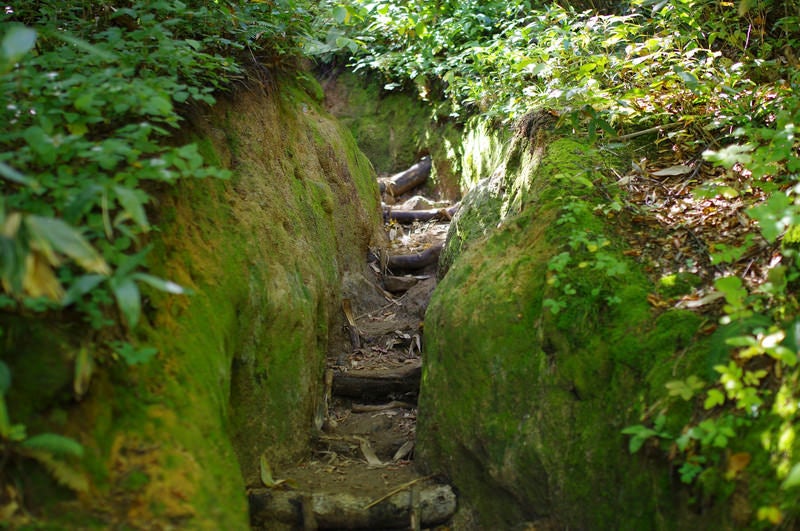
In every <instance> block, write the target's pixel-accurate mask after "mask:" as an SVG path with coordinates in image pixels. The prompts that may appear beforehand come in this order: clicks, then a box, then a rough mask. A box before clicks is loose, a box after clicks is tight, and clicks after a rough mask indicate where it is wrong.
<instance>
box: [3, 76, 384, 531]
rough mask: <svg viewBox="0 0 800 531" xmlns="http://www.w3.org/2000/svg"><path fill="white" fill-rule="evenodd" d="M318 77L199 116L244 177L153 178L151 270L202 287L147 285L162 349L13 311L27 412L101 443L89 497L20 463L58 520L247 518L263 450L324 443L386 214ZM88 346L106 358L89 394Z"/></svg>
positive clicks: (132, 522) (33, 421) (14, 352)
mask: <svg viewBox="0 0 800 531" xmlns="http://www.w3.org/2000/svg"><path fill="white" fill-rule="evenodd" d="M310 85H313V82H312V81H309V79H308V78H305V80H304V82H303V83H302V84H298V83H295V82H284V83H279V84H278V87H277V88H276V89H275V90H274V91H273V92H272V93H270V94H266V93H264V92H263V91H260V90H252V91H247V90H244V91H240V92H238V93H236V94H234V95H232V96H231V97H230V98H228V99H227V100H226V101H221V102H220V103H218V104H217V105H216V106H214V107H213V108H211V109H204V110H202V111H198V112H196V113H195V114H193V115H192V116H191V118H190V120H189V121H188V122H189V123H188V124H187V126H186V127H185V128H184V130H183V132H182V136H184V137H186V138H184V140H185V139H190V140H194V141H196V142H198V144H199V145H200V147H201V151H202V152H203V154H204V155H205V157H206V158H207V159H209V160H210V161H211V162H216V163H217V164H219V165H221V166H224V167H227V168H230V169H232V170H233V172H234V176H233V177H232V178H231V179H230V180H227V181H222V180H198V181H195V182H179V183H177V184H176V185H175V186H174V188H171V189H168V190H161V191H158V190H156V191H154V192H153V193H154V195H156V196H157V197H158V202H157V205H155V207H154V208H153V209H152V211H151V212H150V217H151V219H152V221H153V224H154V225H155V226H156V227H157V231H156V232H154V233H153V236H152V238H151V241H150V242H149V243H150V244H151V245H152V246H153V251H152V252H151V253H150V255H149V256H150V258H149V260H150V268H151V271H152V272H153V273H154V274H157V275H160V276H162V277H164V278H168V279H171V280H174V281H175V282H178V283H180V284H181V285H183V286H185V287H188V288H190V289H191V290H192V291H193V292H194V294H193V295H192V296H188V297H182V296H171V295H165V294H163V293H160V292H150V291H147V292H146V293H145V294H144V295H145V305H144V308H143V313H144V321H145V322H144V323H143V324H142V325H140V327H139V328H138V329H137V332H136V336H135V338H133V339H135V342H138V343H139V344H142V345H151V346H153V347H156V348H157V349H158V351H159V353H158V354H157V355H156V356H155V357H154V358H153V359H152V360H151V361H150V362H148V363H146V364H143V365H136V366H126V365H125V364H123V363H122V362H121V361H120V360H119V359H115V358H114V355H113V354H112V353H111V351H110V350H109V349H108V348H107V346H106V340H108V339H111V338H112V336H113V335H114V334H116V332H96V331H93V330H92V329H90V328H89V327H88V326H86V325H84V324H83V323H79V322H72V321H70V320H69V318H68V317H66V316H65V317H63V318H59V319H57V320H53V316H48V318H47V319H35V318H34V317H32V316H31V317H29V318H10V317H8V318H4V319H3V322H2V327H3V332H4V333H3V344H2V358H3V360H5V361H6V362H7V363H8V364H9V365H10V367H11V370H12V373H13V376H14V382H13V385H12V387H11V391H10V394H9V395H8V397H7V400H8V404H9V410H10V414H11V416H12V420H13V421H15V422H22V423H25V424H26V425H27V426H28V431H29V432H30V433H32V434H35V433H37V432H41V431H55V432H59V433H65V434H68V435H71V436H72V437H74V438H76V439H78V440H79V441H80V442H81V443H82V444H83V445H84V447H85V449H86V455H85V457H84V460H83V462H82V463H80V465H81V466H82V467H84V468H85V469H86V470H88V472H89V477H90V489H89V491H88V492H87V493H86V494H85V495H82V496H81V497H80V500H79V502H80V503H74V502H70V501H69V500H70V497H71V496H70V495H69V494H68V493H67V492H66V491H65V490H61V489H60V488H59V487H55V486H52V482H51V481H50V480H49V479H48V478H47V475H46V474H44V473H43V472H42V471H41V470H40V469H39V468H38V467H37V466H35V465H32V464H31V463H28V462H24V461H23V462H19V463H11V464H10V465H9V466H8V467H6V469H5V470H4V471H5V472H7V473H20V474H19V475H20V477H21V478H22V479H21V480H20V481H21V483H20V488H21V489H22V490H24V491H26V492H28V493H29V494H30V493H33V495H34V496H35V497H34V498H31V497H29V498H28V499H27V501H28V502H29V503H30V505H31V507H32V508H33V509H34V514H35V515H38V517H39V518H43V520H41V519H40V520H38V521H39V522H45V523H44V524H42V525H44V527H46V528H48V529H54V528H65V529H74V528H78V527H80V528H92V527H97V528H117V527H119V526H123V527H124V528H126V529H166V528H173V527H175V526H179V527H185V528H191V529H247V528H248V527H249V524H248V512H247V504H246V493H245V492H246V485H248V484H251V483H256V482H257V481H258V470H259V469H258V459H259V456H260V455H262V453H263V454H264V455H265V456H266V457H267V459H268V460H269V462H270V463H271V464H272V465H273V466H275V467H280V466H281V465H282V464H285V463H289V462H293V461H295V460H296V459H298V458H299V457H300V456H302V455H303V454H304V453H305V452H306V451H307V450H308V444H309V440H310V434H311V432H312V426H313V423H314V417H315V414H316V413H317V408H318V407H319V404H318V400H319V399H320V398H321V396H322V390H321V381H322V373H323V368H324V358H325V355H326V353H327V351H328V349H329V348H331V347H332V345H334V344H335V342H336V341H337V340H338V336H339V334H340V333H341V332H340V331H341V324H342V321H341V319H342V318H341V311H340V307H341V306H340V304H341V295H340V291H339V290H340V281H341V278H342V275H343V274H345V273H346V272H354V273H358V272H359V271H360V268H361V267H363V266H364V257H365V255H366V250H367V246H368V245H369V244H370V242H371V241H372V240H373V239H374V237H376V235H377V234H378V233H377V232H376V230H378V229H379V221H380V208H379V199H378V192H377V185H376V182H375V175H374V171H373V170H372V167H371V165H370V163H369V161H368V160H367V159H366V158H365V157H364V155H363V154H361V152H360V151H359V150H358V149H357V147H356V144H355V142H354V141H353V139H352V136H351V135H350V133H349V132H348V130H347V129H346V128H344V127H343V126H341V125H340V124H339V123H338V122H337V121H335V120H334V119H333V118H332V117H331V116H330V115H329V114H328V113H327V112H325V111H324V110H323V109H322V108H321V101H320V100H319V99H318V98H317V95H318V93H319V92H320V89H319V87H313V86H310ZM302 87H306V88H305V89H304V88H302ZM81 353H83V354H85V353H89V354H90V356H91V357H92V359H93V360H94V362H93V365H94V370H93V371H92V375H91V380H90V383H89V387H88V391H87V392H86V393H85V395H84V396H82V397H81V398H80V399H78V397H77V396H76V393H75V392H74V390H73V381H74V379H75V378H74V371H75V366H76V360H78V359H79V358H80V357H81ZM39 366H47V367H48V368H49V369H48V370H47V371H41V370H37V367H39ZM42 374H44V375H45V376H46V378H47V380H46V381H44V380H40V378H41V376H40V375H42ZM65 500H66V501H65ZM42 515H44V516H42ZM18 516H19V515H18ZM20 518H21V517H20ZM36 521H37V520H36V519H31V520H29V523H31V525H34V526H35V525H36V524H35V522H36Z"/></svg>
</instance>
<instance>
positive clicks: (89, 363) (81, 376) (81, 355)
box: [72, 347, 94, 398]
mask: <svg viewBox="0 0 800 531" xmlns="http://www.w3.org/2000/svg"><path fill="white" fill-rule="evenodd" d="M93 372H94V359H92V355H91V353H90V352H89V349H88V348H86V347H81V348H80V350H79V351H78V355H77V356H76V357H75V375H74V376H73V379H72V389H73V391H75V396H77V397H78V398H81V397H82V396H83V395H85V394H86V392H87V391H88V390H89V383H90V382H91V380H92V373H93Z"/></svg>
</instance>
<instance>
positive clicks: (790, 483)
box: [781, 463, 800, 489]
mask: <svg viewBox="0 0 800 531" xmlns="http://www.w3.org/2000/svg"><path fill="white" fill-rule="evenodd" d="M797 486H800V463H796V464H795V465H794V466H793V467H792V469H791V470H790V471H789V474H788V475H787V476H786V479H784V480H783V483H781V488H782V489H791V488H793V487H797Z"/></svg>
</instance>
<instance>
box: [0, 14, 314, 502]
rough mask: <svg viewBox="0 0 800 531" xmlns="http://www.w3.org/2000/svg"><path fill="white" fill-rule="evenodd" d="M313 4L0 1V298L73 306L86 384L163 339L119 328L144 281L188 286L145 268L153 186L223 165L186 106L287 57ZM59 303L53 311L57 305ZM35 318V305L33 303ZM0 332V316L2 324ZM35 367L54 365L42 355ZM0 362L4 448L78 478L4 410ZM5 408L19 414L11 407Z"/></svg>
mask: <svg viewBox="0 0 800 531" xmlns="http://www.w3.org/2000/svg"><path fill="white" fill-rule="evenodd" d="M310 5H311V3H310V2H306V1H304V0H278V1H276V2H238V1H227V0H223V1H217V0H189V1H186V2H183V1H180V0H156V1H152V2H151V1H144V0H132V1H130V2H123V3H119V2H117V3H114V2H108V1H100V2H96V1H89V0H69V1H66V2H64V1H53V0H34V1H25V2H10V3H9V4H8V5H5V6H4V10H3V13H2V14H0V94H2V95H0V121H2V123H3V124H4V128H3V130H2V131H0V189H2V197H0V283H1V284H2V291H3V295H0V306H2V308H3V311H4V312H15V313H17V314H22V315H24V316H29V315H30V314H31V313H49V314H50V315H48V318H58V317H59V316H60V315H67V316H68V318H70V317H71V316H73V315H77V316H79V317H81V318H82V319H83V320H85V321H86V322H87V323H88V324H89V325H90V326H91V327H92V328H95V329H100V328H105V327H114V328H113V329H111V330H106V331H103V332H102V334H103V336H102V337H104V338H106V339H107V342H106V344H107V346H108V347H109V348H108V349H107V350H106V351H105V352H106V353H107V354H108V357H107V359H103V360H99V363H98V362H97V360H95V359H94V358H93V356H95V355H96V353H97V352H100V353H103V350H102V349H89V348H86V347H82V348H81V349H80V350H79V352H77V353H76V355H75V358H74V380H73V391H74V395H75V396H76V397H77V398H80V397H82V396H83V395H84V394H85V393H86V392H87V390H88V388H89V383H90V381H91V379H92V377H93V374H94V372H95V371H96V370H97V367H99V366H101V365H102V363H104V362H105V363H107V362H110V361H113V360H121V361H122V362H124V363H125V364H126V365H129V366H132V365H138V364H142V363H146V362H147V361H149V360H150V359H152V358H153V356H155V355H156V354H157V351H156V349H154V348H151V347H147V346H135V345H133V344H131V343H130V342H128V341H125V340H122V339H119V338H126V337H132V334H131V331H132V330H133V329H134V328H135V327H136V326H137V324H138V323H139V322H140V321H141V320H142V305H143V293H146V290H149V289H155V290H160V291H164V292H167V293H171V294H186V293H187V290H186V289H184V288H183V287H181V286H179V285H177V284H175V283H174V282H171V281H169V280H165V279H161V278H158V277H156V276H153V275H151V274H148V273H147V272H146V269H147V255H148V252H149V250H150V246H149V245H148V244H147V240H148V234H149V233H150V232H151V231H153V230H158V227H156V226H154V225H153V224H152V222H151V219H152V208H153V204H154V198H155V197H157V196H158V194H159V193H161V192H162V191H163V190H164V189H166V187H168V186H170V185H172V184H173V183H175V182H176V181H177V180H179V179H196V178H205V177H216V178H227V177H229V176H230V172H229V171H227V170H224V169H221V168H217V167H214V166H210V165H209V164H207V163H206V161H204V160H203V156H202V155H201V154H200V151H199V149H198V146H197V145H196V144H186V145H181V144H177V143H176V142H175V140H174V137H173V135H174V134H175V133H176V132H177V130H178V128H179V127H180V125H181V121H182V114H185V113H186V112H187V111H188V110H189V109H191V108H193V107H201V106H205V105H210V104H213V103H214V102H215V96H216V94H217V93H219V92H221V91H225V90H228V88H229V87H231V86H232V85H233V84H234V83H238V82H242V81H244V80H245V79H246V77H247V76H246V73H247V71H248V70H251V71H256V72H257V73H258V75H259V79H262V80H264V79H268V76H267V75H266V74H264V72H265V71H266V70H267V69H272V70H275V69H279V68H283V67H286V66H292V65H293V63H294V61H295V60H296V58H297V57H298V56H299V55H301V54H302V53H303V52H302V46H303V43H304V42H305V41H306V40H307V33H308V31H309V30H310V25H309V22H308V20H309V16H308V15H309V13H308V10H309V6H310ZM57 312H58V313H57ZM32 317H33V318H35V317H36V316H32ZM1 332H2V330H0V333H1ZM41 370H42V371H47V370H50V369H49V368H48V367H42V368H41ZM10 385H11V374H10V371H9V368H8V366H7V365H6V364H5V363H4V362H2V361H0V452H2V456H0V460H2V461H3V463H5V462H6V460H8V459H12V460H23V459H33V460H35V461H37V462H38V463H39V464H41V465H42V466H44V467H45V468H46V469H47V470H48V471H49V472H50V474H51V475H52V476H53V477H54V478H55V479H56V480H57V481H59V482H60V483H62V484H64V485H66V486H67V487H69V488H71V489H73V490H76V491H81V492H85V491H87V490H88V482H87V479H86V477H85V476H84V475H83V473H82V472H80V469H79V467H78V465H79V461H80V459H81V457H82V447H81V446H80V445H79V444H78V443H77V442H75V441H74V440H72V439H69V438H66V437H63V436H61V435H57V434H52V433H44V434H39V435H35V436H31V437H29V436H28V435H27V429H26V426H25V425H24V424H13V423H12V422H11V416H10V414H9V412H8V410H7V407H6V400H5V395H6V392H7V391H8V389H9V387H10ZM12 413H13V412H12Z"/></svg>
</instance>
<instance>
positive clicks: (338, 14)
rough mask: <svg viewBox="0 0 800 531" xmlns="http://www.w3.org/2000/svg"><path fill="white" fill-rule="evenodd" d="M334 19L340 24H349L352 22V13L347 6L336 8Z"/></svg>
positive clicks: (334, 9)
mask: <svg viewBox="0 0 800 531" xmlns="http://www.w3.org/2000/svg"><path fill="white" fill-rule="evenodd" d="M333 19H334V20H335V21H336V22H338V23H339V24H347V23H348V22H350V13H349V12H348V11H347V8H346V7H345V6H341V5H339V6H336V7H334V8H333Z"/></svg>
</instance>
